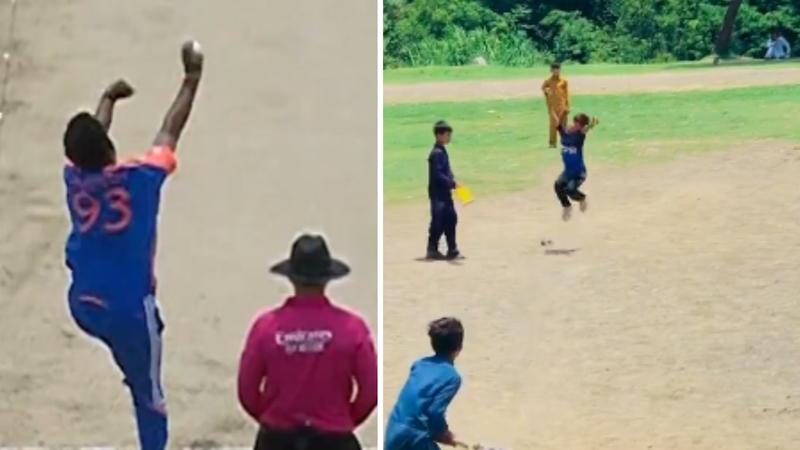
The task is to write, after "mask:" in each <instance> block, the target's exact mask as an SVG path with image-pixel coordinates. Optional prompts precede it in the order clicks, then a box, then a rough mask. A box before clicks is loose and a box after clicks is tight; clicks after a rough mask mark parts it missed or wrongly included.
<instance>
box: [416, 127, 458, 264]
mask: <svg viewBox="0 0 800 450" xmlns="http://www.w3.org/2000/svg"><path fill="white" fill-rule="evenodd" d="M452 134H453V128H452V127H450V125H449V124H448V123H447V122H445V121H444V120H440V121H438V122H436V123H435V124H434V125H433V135H434V137H435V138H436V143H435V144H434V145H433V149H431V153H430V155H429V156H428V198H429V199H430V202H431V224H430V226H429V227H428V248H427V252H426V254H425V258H426V259H429V260H441V259H448V260H454V259H462V258H463V255H461V252H460V251H459V250H458V245H457V244H456V225H457V224H458V214H457V213H456V206H455V205H454V204H453V194H452V192H451V191H452V190H453V189H455V188H456V187H457V186H458V183H457V182H456V179H455V175H453V170H452V169H451V168H450V156H448V154H447V148H446V147H445V146H446V145H447V144H449V143H450V138H451V136H452ZM442 235H444V236H445V239H446V240H447V254H446V255H443V254H441V253H440V252H439V241H440V240H441V239H442Z"/></svg>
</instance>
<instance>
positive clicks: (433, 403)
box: [384, 317, 464, 450]
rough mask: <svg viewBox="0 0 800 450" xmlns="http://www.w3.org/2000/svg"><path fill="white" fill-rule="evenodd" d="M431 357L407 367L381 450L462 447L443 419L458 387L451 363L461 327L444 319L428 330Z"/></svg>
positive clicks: (457, 349)
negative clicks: (442, 446) (406, 375)
mask: <svg viewBox="0 0 800 450" xmlns="http://www.w3.org/2000/svg"><path fill="white" fill-rule="evenodd" d="M428 336H429V337H430V340H431V347H433V351H434V353H435V354H434V356H429V357H426V358H422V359H420V360H418V361H416V362H415V363H414V364H413V365H412V366H411V373H410V374H409V376H408V380H407V381H406V384H405V386H403V390H402V391H400V396H399V397H398V399H397V403H395V405H394V409H393V410H392V414H391V416H390V417H389V422H388V423H387V425H386V441H385V442H386V443H385V446H384V448H385V450H437V449H438V448H439V446H438V444H437V443H439V444H444V445H449V446H463V444H460V443H459V442H458V441H456V438H455V436H454V435H453V432H452V431H450V428H449V426H448V425H447V420H446V419H445V413H446V411H447V407H448V405H450V402H451V401H452V400H453V397H455V395H456V393H458V389H459V388H460V387H461V375H459V374H458V371H456V368H455V366H454V362H455V360H456V358H457V357H458V355H459V353H461V349H462V347H463V344H464V327H463V326H462V325H461V322H459V321H458V319H454V318H451V317H445V318H442V319H438V320H435V321H433V322H432V323H431V324H430V325H429V327H428Z"/></svg>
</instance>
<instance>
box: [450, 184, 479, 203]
mask: <svg viewBox="0 0 800 450" xmlns="http://www.w3.org/2000/svg"><path fill="white" fill-rule="evenodd" d="M455 193H456V198H458V200H459V201H461V203H463V204H465V205H466V204H467V203H471V202H472V201H473V200H475V197H473V196H472V191H471V190H470V189H469V188H468V187H466V186H464V185H463V184H459V185H457V186H456V188H455Z"/></svg>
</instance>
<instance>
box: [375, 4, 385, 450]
mask: <svg viewBox="0 0 800 450" xmlns="http://www.w3.org/2000/svg"><path fill="white" fill-rule="evenodd" d="M377 3H378V17H376V19H377V25H378V26H377V34H378V35H377V37H376V41H377V44H378V45H377V47H378V48H377V52H378V54H377V67H376V69H377V76H378V92H377V94H378V95H377V100H378V101H377V104H378V111H377V114H376V115H377V117H376V118H377V121H376V123H377V126H378V133H377V134H378V142H377V148H378V408H377V409H378V445H377V448H379V449H382V448H383V402H384V398H383V380H384V377H383V353H384V352H383V301H384V299H383V2H382V1H378V2H377Z"/></svg>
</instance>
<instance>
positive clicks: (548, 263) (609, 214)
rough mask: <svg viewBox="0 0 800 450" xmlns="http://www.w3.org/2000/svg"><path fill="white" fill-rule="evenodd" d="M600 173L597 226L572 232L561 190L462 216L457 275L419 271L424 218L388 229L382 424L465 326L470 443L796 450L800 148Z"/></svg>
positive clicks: (593, 190)
mask: <svg viewBox="0 0 800 450" xmlns="http://www.w3.org/2000/svg"><path fill="white" fill-rule="evenodd" d="M456 169H457V168H456ZM590 169H591V172H590V174H589V179H588V181H587V183H586V185H585V188H586V189H585V190H586V192H587V193H588V195H589V201H590V208H589V211H588V212H587V213H586V214H584V215H581V214H580V213H579V212H577V211H576V213H575V217H574V218H573V221H572V222H569V223H567V224H564V223H563V222H561V220H560V205H558V203H557V200H556V199H555V196H554V194H553V193H552V189H551V187H550V186H549V183H547V185H545V186H541V187H539V188H537V189H535V190H532V191H528V192H524V193H518V194H509V195H505V196H498V197H494V198H485V199H484V200H481V199H480V198H479V199H478V200H477V201H476V202H475V203H473V204H472V205H469V206H468V207H466V208H462V209H461V211H460V214H461V216H460V217H461V225H460V228H459V232H460V245H461V248H462V250H463V252H464V253H465V254H466V255H467V256H468V259H467V260H465V261H464V262H463V263H461V264H458V265H456V264H452V265H451V264H448V263H438V262H437V263H425V262H419V261H416V260H415V258H417V257H419V256H421V255H422V254H423V251H424V246H425V233H426V226H427V211H426V206H425V205H424V204H415V205H404V206H395V207H391V208H389V209H388V210H387V211H386V218H385V227H386V231H385V233H386V236H387V238H386V244H385V300H384V305H385V307H384V314H385V317H387V319H386V320H385V321H384V324H385V342H386V345H385V356H384V362H385V371H384V373H385V392H386V399H387V402H386V404H385V407H384V410H385V411H387V412H388V411H389V408H391V406H392V402H393V401H394V399H395V397H396V394H397V391H398V389H399V388H400V384H401V383H402V382H403V380H404V379H405V376H406V374H407V370H408V367H409V365H410V363H411V361H412V360H413V359H414V358H416V357H418V356H420V355H423V354H425V353H427V352H428V344H427V342H426V339H425V325H426V323H427V322H428V321H429V320H430V319H433V318H436V317H438V316H441V315H455V316H458V317H460V318H461V319H462V320H463V321H464V323H465V326H466V328H467V335H466V347H465V350H464V353H463V355H462V357H461V359H460V360H459V361H458V367H459V369H460V370H461V372H462V374H463V376H464V380H465V383H464V385H463V387H462V392H461V394H460V395H459V396H458V397H457V399H456V401H455V402H454V404H453V407H452V408H451V414H450V420H451V424H452V425H453V428H454V431H455V432H456V434H457V436H458V437H459V438H462V439H464V440H467V441H488V442H494V443H497V444H498V445H502V446H505V447H511V448H515V449H552V450H564V449H569V450H587V449H608V450H624V449H676V450H683V449H690V448H691V449H704V450H707V449H725V450H732V449H741V450H752V449H783V450H789V449H795V448H798V447H799V446H800V430H798V427H797V423H798V420H800V396H799V395H798V393H797V386H798V380H800V357H798V345H800V329H798V323H800V309H798V302H797V300H798V293H800V275H798V270H797V268H798V266H800V194H798V191H797V189H796V180H797V174H798V172H799V171H800V146H798V145H796V144H790V143H786V142H779V141H761V142H754V143H751V144H746V145H744V144H743V145H742V146H741V147H740V148H738V149H733V150H730V151H728V152H725V153H717V154H706V155H703V156H694V157H685V158H682V159H680V160H678V161H677V162H673V163H668V164H655V165H649V166H646V167H638V168H635V169H609V168H603V167H596V166H591V165H590ZM557 170H558V168H557V167H553V169H552V172H553V177H555V176H556V173H557ZM542 239H552V240H553V242H554V243H553V246H552V247H551V250H559V251H560V253H566V254H560V255H548V254H546V248H544V247H542V246H541V245H540V241H541V240H542Z"/></svg>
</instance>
